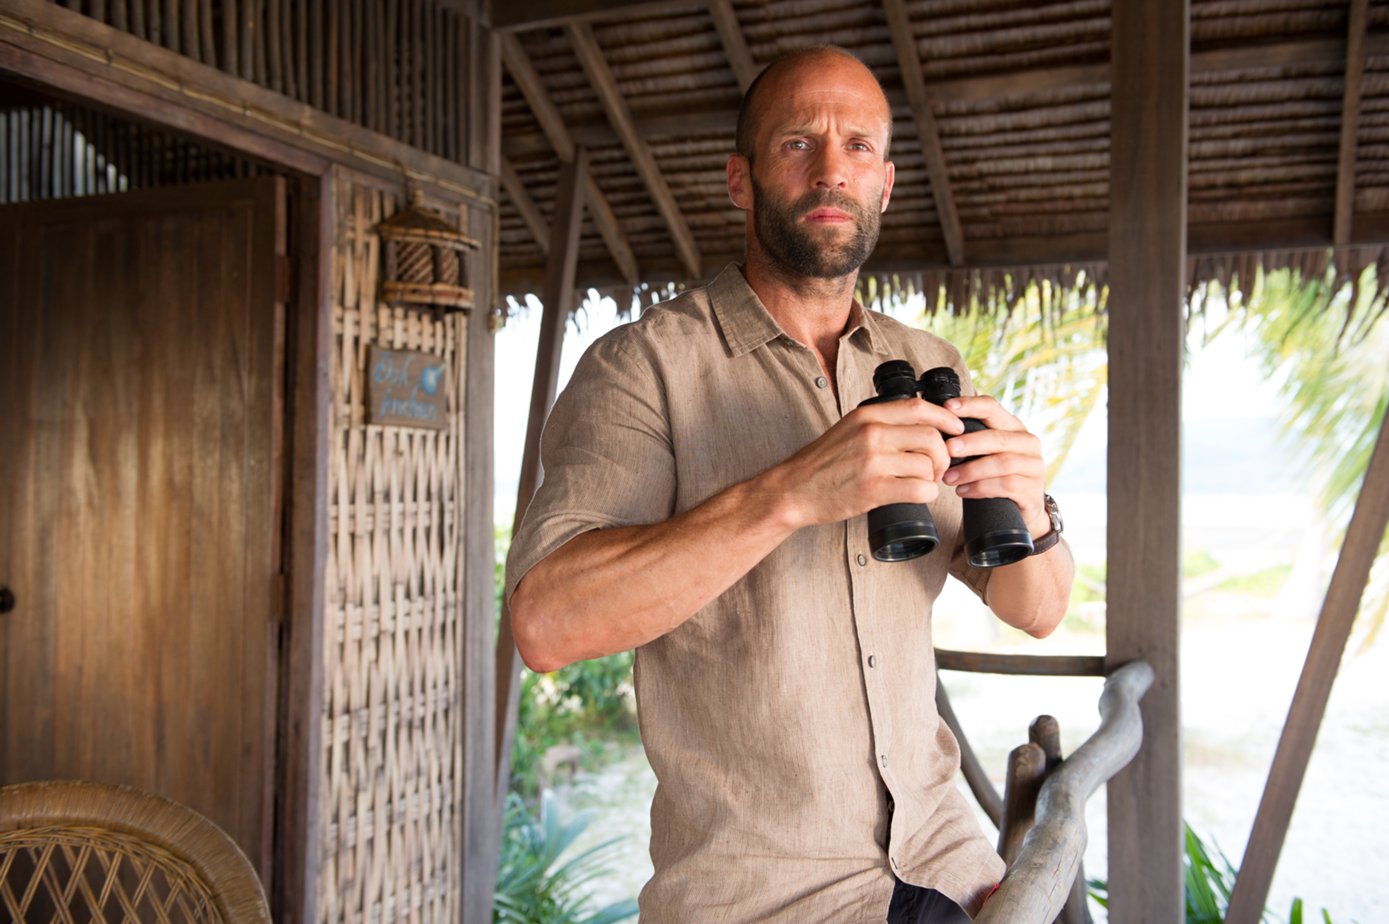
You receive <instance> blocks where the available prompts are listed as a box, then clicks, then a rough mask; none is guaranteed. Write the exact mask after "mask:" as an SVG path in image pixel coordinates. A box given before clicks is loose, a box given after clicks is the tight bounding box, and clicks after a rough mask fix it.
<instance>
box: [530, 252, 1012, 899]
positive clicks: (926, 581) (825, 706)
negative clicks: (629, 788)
mask: <svg viewBox="0 0 1389 924" xmlns="http://www.w3.org/2000/svg"><path fill="white" fill-rule="evenodd" d="M898 358H900V359H906V360H908V361H910V362H911V363H912V364H913V365H914V366H915V367H916V368H917V370H918V371H924V370H926V369H929V368H932V367H935V366H942V365H948V366H952V367H954V368H955V369H956V370H957V371H958V372H959V374H960V377H961V380H962V381H963V382H966V383H967V382H968V378H967V373H966V370H965V369H964V368H963V365H962V363H961V360H960V355H959V353H958V352H957V351H956V350H955V349H954V348H953V347H951V346H950V345H949V344H947V343H946V342H944V341H943V340H941V339H939V338H937V337H935V336H933V335H931V334H928V333H926V332H923V331H919V330H915V329H912V328H909V327H906V326H905V325H903V324H900V323H898V322H896V321H894V320H892V319H891V318H888V317H886V316H884V315H880V314H876V313H873V312H868V311H865V310H863V309H862V308H861V307H859V306H857V305H855V307H854V309H853V314H852V316H851V318H850V323H849V327H848V330H847V331H846V332H845V333H844V334H843V336H842V337H841V338H840V344H839V357H838V365H837V369H836V374H837V377H838V386H839V396H838V400H836V397H835V394H834V390H833V389H831V388H830V387H829V383H828V381H827V380H826V379H825V377H824V376H823V374H822V371H821V369H820V367H819V364H818V362H817V360H816V357H815V354H814V353H812V352H811V351H810V350H809V349H807V348H806V347H805V346H802V345H801V344H799V343H797V342H796V341H794V340H792V339H791V338H790V337H788V336H787V335H786V334H785V333H783V332H782V330H781V329H780V327H779V326H778V325H777V323H776V321H775V320H774V319H773V318H772V317H771V315H769V314H768V313H767V311H766V309H765V308H764V307H763V306H762V304H761V302H760V301H758V299H757V296H756V295H755V294H754V293H753V291H752V290H751V289H750V288H749V287H748V285H747V282H746V281H745V280H744V278H743V276H742V273H741V272H740V271H739V269H738V267H736V266H730V267H728V268H727V269H725V270H724V271H723V272H722V273H721V274H720V275H719V276H718V278H716V279H715V280H714V281H713V283H711V284H710V285H709V286H708V287H707V288H705V289H696V290H693V291H690V292H687V293H686V294H684V295H682V296H681V297H679V298H677V299H675V300H674V301H672V302H670V303H668V304H665V305H661V306H658V307H656V308H653V309H651V310H650V311H648V312H647V313H646V314H645V315H644V316H643V317H642V318H641V319H640V320H639V321H636V322H635V323H632V324H629V325H625V326H623V327H621V328H618V329H617V330H615V331H613V332H612V333H610V334H608V335H606V336H604V337H603V338H601V339H600V340H598V341H597V342H596V343H595V344H594V345H593V346H592V347H591V348H590V349H589V351H588V353H587V354H585V356H584V358H583V359H582V361H581V362H580V363H579V365H578V368H577V369H576V370H575V372H574V375H573V378H572V379H571V381H570V384H569V386H568V387H567V388H566V389H565V392H564V393H563V394H562V395H561V396H560V398H559V400H558V401H557V402H556V404H555V407H554V410H553V412H552V413H551V415H550V418H549V420H548V422H547V423H546V426H545V433H544V438H543V442H542V446H543V449H542V461H543V465H544V471H545V476H544V482H543V484H542V485H541V487H540V489H539V491H538V492H537V493H536V496H535V499H534V500H533V502H532V503H531V505H530V508H529V510H528V511H527V513H526V516H525V519H524V522H523V523H522V524H521V528H520V531H519V532H518V534H517V536H516V537H515V540H514V542H513V544H512V547H511V554H510V558H509V561H508V566H507V587H506V592H507V594H508V596H509V595H510V594H511V592H512V591H513V590H514V589H515V587H516V583H517V582H518V581H519V580H520V579H521V577H522V576H523V575H525V573H526V572H527V571H528V570H530V569H531V568H532V567H533V566H534V565H535V564H536V563H537V562H539V561H540V560H541V559H542V558H544V557H545V556H546V555H548V554H550V553H551V552H553V551H554V550H555V549H557V548H559V547H560V546H561V545H563V544H564V543H565V542H567V541H568V540H570V539H572V538H573V537H574V536H576V535H578V534H580V533H583V532H585V531H587V530H591V529H601V528H603V527H613V526H631V525H639V524H650V523H658V522H661V521H664V520H667V519H669V518H670V517H671V516H673V515H675V514H676V513H679V512H681V511H684V510H687V509H689V508H690V507H693V506H695V505H697V504H699V503H700V502H701V501H703V500H705V499H707V498H708V497H710V496H711V495H713V494H715V493H717V492H718V491H720V490H722V489H724V488H726V487H728V486H729V485H731V484H734V483H736V482H739V481H743V480H745V479H747V478H750V477H752V476H753V475H756V474H757V473H759V472H761V471H763V470H765V469H767V468H769V467H770V466H772V465H774V464H776V463H778V462H781V461H783V460H784V459H786V458H788V457H789V456H791V455H792V454H794V453H795V452H796V451H798V450H799V449H801V448H802V447H803V446H805V445H806V444H807V443H809V442H811V441H812V440H814V439H816V438H817V437H818V436H820V435H821V434H822V433H823V432H824V431H825V430H827V429H828V428H829V427H830V426H831V425H832V424H833V423H834V422H835V421H836V420H838V419H839V418H840V417H842V416H843V415H844V414H846V413H848V412H849V411H851V410H853V408H855V407H856V406H857V405H858V404H859V402H861V401H863V400H864V399H865V398H868V397H871V396H872V395H873V393H874V392H873V370H874V368H875V367H876V366H877V365H878V364H879V363H881V362H884V361H886V360H888V359H898ZM966 387H967V388H968V385H966ZM931 512H932V514H933V516H934V517H935V521H936V526H937V529H938V531H939V533H940V537H941V547H940V548H938V549H937V550H936V551H934V552H932V553H931V554H929V555H927V556H925V557H922V558H919V559H916V560H914V561H910V562H899V563H883V562H878V561H876V560H874V559H873V557H872V555H871V553H870V550H869V547H868V543H867V525H866V517H861V516H860V517H855V518H853V519H851V520H847V521H845V522H841V523H832V524H828V525H824V526H817V527H808V528H805V529H801V530H799V531H797V532H796V533H795V534H793V535H792V536H791V537H790V538H789V539H787V540H786V541H785V542H784V543H783V544H782V545H781V546H780V547H779V548H777V549H776V550H775V551H774V552H772V553H771V554H770V555H768V556H767V557H766V558H765V559H764V560H763V561H762V562H761V563H760V564H758V565H757V566H756V567H755V568H753V569H752V571H750V572H749V573H748V574H747V576H745V577H744V578H743V579H742V580H740V581H738V582H737V583H736V584H734V585H733V586H732V587H731V588H729V589H728V590H727V591H726V592H724V593H723V594H722V595H721V596H720V597H719V598H718V599H717V600H715V601H714V602H712V603H710V604H709V605H708V606H706V607H704V608H703V609H702V610H700V611H699V612H698V613H696V614H695V615H694V616H693V617H691V618H690V619H689V620H688V621H686V622H685V623H683V624H682V625H681V626H680V627H679V628H677V629H675V630H674V631H672V632H670V633H669V634H667V635H665V636H663V637H662V638H659V639H657V640H655V641H653V642H651V643H649V644H647V645H644V646H643V647H641V648H640V649H638V650H637V653H636V669H635V670H636V690H637V705H638V714H639V719H640V725H641V734H642V740H643V742H644V744H645V746H646V752H647V756H648V758H649V760H650V762H651V766H652V769H653V770H655V773H656V777H657V780H658V787H657V790H656V796H655V799H654V801H653V803H652V806H651V829H652V831H651V858H652V862H653V864H654V867H655V874H654V876H653V877H652V879H651V881H650V883H648V884H647V886H646V888H645V889H644V890H643V891H642V894H641V900H640V901H641V920H642V921H643V922H644V924H660V922H681V924H693V922H707V921H718V922H797V924H804V922H820V921H834V922H841V921H845V922H859V921H862V922H870V921H871V922H878V924H880V922H882V921H883V920H884V919H885V916H886V912H887V906H888V901H889V898H890V896H891V893H892V888H893V876H894V874H895V875H896V876H897V877H899V878H901V879H903V880H905V881H907V882H911V883H914V884H917V885H922V886H929V887H932V888H935V889H938V890H939V891H941V892H942V893H944V894H945V895H947V896H949V897H950V898H952V899H954V900H955V901H957V902H959V903H960V904H961V905H964V906H966V907H971V906H977V904H978V903H979V902H980V901H981V900H982V899H983V897H984V895H985V894H987V892H988V890H989V889H990V888H991V887H992V886H993V884H994V883H996V882H997V881H998V880H999V879H1000V878H1001V877H1002V874H1003V864H1002V862H1001V861H1000V860H999V857H998V855H997V854H996V853H995V852H994V850H993V848H992V846H991V845H990V844H989V843H988V842H987V841H986V840H985V839H984V837H983V835H982V833H981V832H980V830H979V827H978V825H977V823H976V822H975V820H974V817H973V815H972V814H971V812H970V809H969V807H968V806H967V804H966V803H965V801H964V798H963V797H962V796H961V795H960V794H959V792H958V790H957V789H956V786H955V779H956V775H957V772H958V768H959V750H958V747H957V745H956V742H955V739H954V737H953V736H952V735H951V734H950V731H949V730H948V728H947V727H946V725H945V723H944V722H943V721H941V719H940V717H939V716H938V715H937V713H936V707H935V679H936V678H935V661H934V654H933V651H932V646H931V607H932V603H933V601H934V600H935V599H936V596H937V595H938V594H939V592H940V589H941V585H942V584H943V583H944V581H945V578H946V574H947V572H949V573H952V574H954V575H956V576H957V577H959V578H961V579H963V580H964V581H966V582H967V583H968V584H969V585H970V586H971V587H972V588H973V589H974V590H975V591H976V592H977V593H980V594H982V593H983V588H984V585H985V583H986V580H987V572H984V571H979V570H976V569H972V568H970V567H969V566H968V565H967V564H966V563H965V561H964V557H963V554H962V553H961V552H960V545H961V543H960V540H959V535H958V534H959V525H960V501H959V498H958V497H956V496H955V494H954V493H953V492H951V491H945V492H942V496H941V497H940V498H939V499H938V500H937V501H936V502H935V503H933V504H932V505H931ZM951 550H954V557H953V558H952V556H951V554H950V553H951Z"/></svg>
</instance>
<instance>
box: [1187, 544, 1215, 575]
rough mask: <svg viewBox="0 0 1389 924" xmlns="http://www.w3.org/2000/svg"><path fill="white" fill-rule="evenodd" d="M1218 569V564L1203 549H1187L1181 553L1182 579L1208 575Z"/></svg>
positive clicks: (1213, 557)
mask: <svg viewBox="0 0 1389 924" xmlns="http://www.w3.org/2000/svg"><path fill="white" fill-rule="evenodd" d="M1219 568H1220V562H1219V561H1217V560H1216V558H1215V556H1214V555H1212V554H1211V553H1210V552H1208V551H1207V550H1205V549H1188V550H1183V552H1182V577H1184V578H1195V577H1201V576H1202V575H1203V574H1210V573H1212V572H1214V571H1216V570H1218V569H1219Z"/></svg>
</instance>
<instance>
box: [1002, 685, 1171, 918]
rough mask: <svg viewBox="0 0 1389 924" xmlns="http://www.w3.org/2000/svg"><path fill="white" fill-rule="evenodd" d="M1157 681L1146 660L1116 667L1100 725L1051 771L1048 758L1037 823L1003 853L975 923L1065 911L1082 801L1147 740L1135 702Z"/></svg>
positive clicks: (1081, 829)
mask: <svg viewBox="0 0 1389 924" xmlns="http://www.w3.org/2000/svg"><path fill="white" fill-rule="evenodd" d="M1152 683H1153V669H1152V667H1150V666H1149V665H1148V663H1147V662H1146V661H1132V662H1130V663H1128V664H1125V665H1124V666H1123V667H1120V668H1119V669H1118V670H1116V671H1114V672H1113V673H1112V674H1110V675H1109V678H1108V679H1107V680H1106V681H1105V684H1104V691H1103V692H1102V693H1101V694H1100V702H1099V711H1100V727H1099V728H1098V729H1097V730H1096V731H1095V733H1094V734H1093V735H1091V736H1090V738H1089V739H1088V740H1086V742H1085V743H1084V744H1082V745H1081V746H1080V747H1079V748H1077V749H1076V751H1075V753H1074V754H1072V755H1071V756H1070V757H1068V758H1066V759H1065V760H1063V761H1061V762H1060V763H1058V764H1056V766H1055V767H1054V768H1053V769H1051V770H1050V771H1046V770H1045V769H1044V768H1045V759H1043V761H1042V762H1041V764H1040V766H1042V767H1043V770H1042V772H1043V773H1044V774H1045V781H1044V782H1043V783H1042V784H1041V789H1040V791H1039V792H1038V793H1037V801H1036V810H1035V815H1034V818H1035V822H1033V821H1032V820H1031V819H1027V818H1025V816H1024V820H1023V822H1022V824H1023V827H1024V828H1028V829H1027V830H1026V836H1025V837H1023V838H1022V842H1021V847H1020V848H1019V849H1018V853H1017V856H1016V857H1015V858H1011V859H1010V858H1008V857H1005V860H1008V871H1007V873H1006V874H1005V875H1004V877H1003V882H1002V883H1000V884H999V887H998V890H997V891H995V892H994V894H993V895H992V896H991V897H990V898H989V900H988V901H987V902H986V903H985V905H984V908H983V910H982V911H981V912H980V913H979V916H978V917H977V918H975V922H976V924H1051V922H1052V921H1053V920H1055V919H1056V917H1057V915H1058V914H1060V913H1061V909H1062V907H1063V906H1064V905H1065V903H1066V899H1067V897H1068V896H1069V895H1070V893H1071V887H1072V884H1073V883H1074V882H1075V880H1076V874H1077V872H1078V871H1079V870H1080V863H1081V857H1082V855H1083V854H1084V852H1085V843H1086V837H1087V836H1086V827H1085V803H1086V802H1087V801H1088V800H1089V798H1090V797H1091V796H1092V795H1094V793H1095V790H1097V789H1099V787H1100V786H1101V785H1102V784H1104V783H1106V782H1107V781H1108V780H1109V779H1110V778H1111V777H1113V776H1114V775H1115V774H1117V773H1118V772H1119V771H1120V770H1122V769H1123V768H1124V767H1125V766H1126V765H1127V764H1128V762H1129V761H1130V760H1132V759H1133V757H1134V755H1135V754H1137V753H1138V748H1139V746H1140V745H1141V744H1142V742H1143V719H1142V716H1141V715H1140V713H1139V709H1138V701H1139V700H1140V699H1142V698H1143V694H1144V693H1146V692H1147V691H1148V688H1149V687H1150V686H1152ZM1025 748H1035V749H1036V750H1037V751H1039V752H1040V751H1041V750H1042V748H1041V746H1040V745H1038V744H1036V743H1033V744H1029V745H1024V746H1023V748H1020V749H1018V750H1019V751H1022V750H1023V749H1025ZM1015 753H1016V752H1015ZM1008 820H1009V819H1008V818H1005V820H1004V821H1005V825H1006V824H1007V822H1008ZM1029 823H1030V824H1029ZM1019 833H1020V832H1019V831H1018V830H1014V831H1011V832H1006V834H1005V838H1006V839H1009V840H1012V841H1014V842H1015V841H1016V837H1017V836H1018V834H1019Z"/></svg>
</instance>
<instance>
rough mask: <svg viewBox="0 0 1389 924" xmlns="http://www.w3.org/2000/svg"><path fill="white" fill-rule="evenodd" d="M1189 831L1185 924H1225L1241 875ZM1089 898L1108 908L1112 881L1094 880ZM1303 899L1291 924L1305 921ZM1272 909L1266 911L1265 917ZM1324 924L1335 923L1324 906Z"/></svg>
mask: <svg viewBox="0 0 1389 924" xmlns="http://www.w3.org/2000/svg"><path fill="white" fill-rule="evenodd" d="M1183 828H1184V829H1185V831H1186V859H1185V862H1184V863H1183V881H1184V885H1185V888H1186V924H1223V922H1224V920H1225V912H1226V911H1227V910H1228V909H1229V906H1230V895H1231V894H1232V893H1233V892H1234V890H1235V879H1236V877H1237V876H1238V875H1239V870H1237V869H1236V868H1235V866H1234V864H1232V863H1231V862H1230V860H1229V858H1228V857H1226V856H1225V854H1224V853H1223V852H1222V851H1221V850H1220V848H1219V847H1215V848H1214V849H1213V850H1212V849H1211V848H1208V847H1207V846H1206V844H1205V842H1204V841H1202V840H1201V838H1200V837H1199V836H1198V835H1197V834H1196V832H1195V831H1193V830H1192V828H1191V825H1189V824H1185V823H1184V824H1183ZM1086 885H1088V886H1089V890H1090V897H1091V898H1092V899H1093V900H1094V901H1095V902H1096V903H1097V904H1099V906H1100V907H1102V908H1108V907H1109V884H1108V883H1107V882H1106V881H1105V880H1103V879H1091V880H1089V881H1088V882H1087V883H1086ZM1302 907H1303V905H1302V899H1300V898H1294V899H1293V902H1292V907H1291V909H1290V911H1289V913H1288V924H1302ZM1270 915H1271V912H1269V911H1265V912H1264V914H1263V918H1264V920H1268V919H1269V917H1270ZM1321 917H1322V920H1323V922H1324V924H1332V921H1331V915H1330V914H1329V913H1328V912H1327V911H1326V910H1325V909H1322V912H1321Z"/></svg>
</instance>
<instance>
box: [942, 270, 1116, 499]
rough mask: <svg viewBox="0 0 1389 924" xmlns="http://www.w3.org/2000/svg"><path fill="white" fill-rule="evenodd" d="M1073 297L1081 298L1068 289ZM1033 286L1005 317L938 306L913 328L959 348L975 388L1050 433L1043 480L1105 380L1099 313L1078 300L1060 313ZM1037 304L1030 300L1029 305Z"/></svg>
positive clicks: (1106, 366)
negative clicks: (1043, 304)
mask: <svg viewBox="0 0 1389 924" xmlns="http://www.w3.org/2000/svg"><path fill="white" fill-rule="evenodd" d="M1072 297H1073V298H1076V299H1078V298H1079V296H1076V295H1074V293H1073V294H1072ZM1038 298H1039V293H1038V292H1037V290H1036V286H1035V285H1034V286H1032V287H1030V288H1029V289H1028V290H1027V292H1026V294H1025V296H1024V302H1027V304H1025V305H1021V306H1019V308H1018V310H1017V311H1015V312H1013V313H1011V314H1008V315H994V314H989V313H983V312H971V313H969V314H964V315H958V314H954V313H951V312H949V311H943V310H941V311H936V312H935V313H934V314H928V315H923V316H922V318H921V320H920V321H918V326H919V327H922V328H925V329H926V330H929V331H931V332H932V333H934V334H936V335H937V336H939V337H942V338H944V339H945V340H947V341H949V342H950V343H952V344H953V345H954V346H955V347H956V348H957V349H959V351H960V354H961V356H962V357H963V358H964V362H965V366H966V367H967V368H968V369H969V370H970V373H971V376H972V377H973V380H974V387H975V388H976V389H977V390H978V391H979V392H980V393H981V394H986V395H993V396H994V397H995V398H997V399H998V400H999V403H1000V404H1002V405H1003V406H1004V407H1005V408H1007V409H1008V410H1009V411H1010V412H1011V413H1012V414H1014V415H1015V416H1017V417H1018V418H1020V419H1022V420H1024V421H1026V422H1027V425H1028V428H1029V429H1030V430H1032V432H1034V433H1045V434H1047V479H1048V481H1051V480H1054V479H1055V477H1056V473H1057V472H1059V471H1060V470H1061V465H1062V464H1063V463H1064V462H1065V459H1066V456H1067V454H1068V453H1069V452H1070V449H1071V446H1072V445H1074V443H1075V439H1076V437H1077V436H1078V435H1079V433H1080V429H1081V427H1082V426H1083V425H1084V424H1085V421H1086V419H1087V418H1089V416H1090V414H1091V412H1093V411H1094V409H1095V408H1096V407H1097V406H1098V405H1099V403H1100V398H1101V396H1102V395H1103V394H1104V390H1105V386H1106V385H1107V384H1108V382H1109V356H1108V353H1107V351H1106V347H1105V327H1104V317H1103V315H1101V314H1099V313H1098V312H1097V311H1096V310H1095V307H1094V304H1093V303H1087V304H1081V303H1080V302H1079V301H1077V302H1076V303H1075V304H1072V305H1070V306H1069V309H1068V311H1067V313H1066V314H1064V315H1062V316H1060V317H1057V316H1055V315H1054V313H1052V312H1048V311H1044V310H1042V308H1041V305H1040V303H1039V302H1038ZM1034 303H1035V304H1034Z"/></svg>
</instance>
